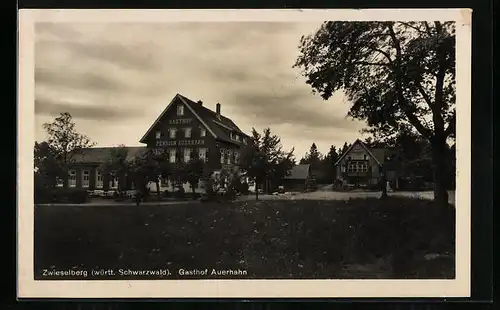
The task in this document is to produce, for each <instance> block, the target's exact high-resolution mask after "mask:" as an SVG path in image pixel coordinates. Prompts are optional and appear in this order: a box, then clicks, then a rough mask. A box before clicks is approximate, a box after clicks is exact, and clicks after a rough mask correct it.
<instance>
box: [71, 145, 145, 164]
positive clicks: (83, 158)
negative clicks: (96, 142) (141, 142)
mask: <svg viewBox="0 0 500 310" xmlns="http://www.w3.org/2000/svg"><path fill="white" fill-rule="evenodd" d="M117 148H118V147H91V148H84V149H81V150H80V151H79V152H78V153H76V154H74V155H73V160H74V162H75V163H77V164H101V163H104V162H106V160H108V159H109V158H110V156H111V150H113V149H117ZM125 148H126V149H127V151H128V153H127V158H126V159H127V160H132V159H133V158H134V157H136V156H138V155H141V154H143V153H144V152H146V150H147V148H146V147H144V146H126V147H125Z"/></svg>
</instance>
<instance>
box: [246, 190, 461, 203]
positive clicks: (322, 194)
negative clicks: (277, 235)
mask: <svg viewBox="0 0 500 310" xmlns="http://www.w3.org/2000/svg"><path fill="white" fill-rule="evenodd" d="M380 194H381V193H380V192H367V191H366V192H365V191H352V192H334V191H324V190H319V191H316V192H309V193H285V194H279V195H263V194H262V195H259V199H262V200H274V199H290V200H295V199H306V200H347V199H350V198H376V197H380ZM388 195H389V196H396V197H412V198H419V199H426V200H432V199H433V198H434V193H433V192H432V191H424V192H393V193H388ZM239 199H241V200H253V199H255V196H254V195H250V196H244V197H240V198H239ZM449 201H450V203H451V204H455V192H454V191H450V192H449Z"/></svg>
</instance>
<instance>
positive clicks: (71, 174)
mask: <svg viewBox="0 0 500 310" xmlns="http://www.w3.org/2000/svg"><path fill="white" fill-rule="evenodd" d="M68 186H69V187H76V171H75V170H70V171H68Z"/></svg>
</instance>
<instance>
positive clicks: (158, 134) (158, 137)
mask: <svg viewBox="0 0 500 310" xmlns="http://www.w3.org/2000/svg"><path fill="white" fill-rule="evenodd" d="M160 138H161V131H159V130H157V131H156V140H159V139H160Z"/></svg>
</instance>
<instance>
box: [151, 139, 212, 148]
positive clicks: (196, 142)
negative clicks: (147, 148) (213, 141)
mask: <svg viewBox="0 0 500 310" xmlns="http://www.w3.org/2000/svg"><path fill="white" fill-rule="evenodd" d="M203 144H205V140H202V139H195V140H178V141H176V140H158V141H156V146H157V147H166V146H194V145H203Z"/></svg>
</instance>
